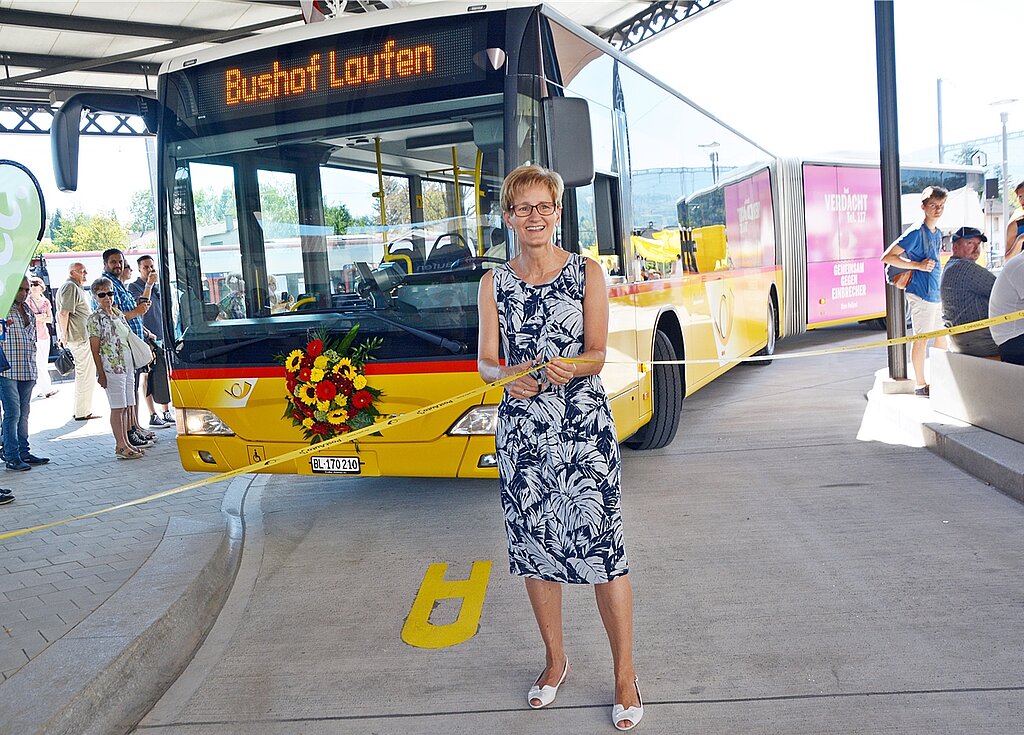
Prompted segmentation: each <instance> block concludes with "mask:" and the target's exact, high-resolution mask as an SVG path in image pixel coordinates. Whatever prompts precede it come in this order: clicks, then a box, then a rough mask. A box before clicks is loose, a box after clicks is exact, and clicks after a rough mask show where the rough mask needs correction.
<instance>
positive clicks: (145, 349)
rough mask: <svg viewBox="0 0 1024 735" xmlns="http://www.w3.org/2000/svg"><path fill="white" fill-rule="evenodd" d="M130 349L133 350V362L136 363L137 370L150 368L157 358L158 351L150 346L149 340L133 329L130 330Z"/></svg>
mask: <svg viewBox="0 0 1024 735" xmlns="http://www.w3.org/2000/svg"><path fill="white" fill-rule="evenodd" d="M128 349H129V350H131V353H132V362H134V363H135V369H136V370H141V369H143V368H148V367H149V366H150V365H151V364H153V361H154V360H155V359H156V353H154V352H153V348H152V347H150V346H149V342H147V341H146V340H144V339H142V337H140V336H139V335H137V334H135V332H133V331H131V330H129V331H128Z"/></svg>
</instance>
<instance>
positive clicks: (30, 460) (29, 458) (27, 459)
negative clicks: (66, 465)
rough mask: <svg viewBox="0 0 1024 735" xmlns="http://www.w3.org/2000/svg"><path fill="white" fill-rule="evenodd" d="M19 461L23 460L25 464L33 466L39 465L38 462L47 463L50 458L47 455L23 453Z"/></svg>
mask: <svg viewBox="0 0 1024 735" xmlns="http://www.w3.org/2000/svg"><path fill="white" fill-rule="evenodd" d="M21 461H22V462H24V463H25V464H28V465H33V466H35V465H40V464H49V462H50V458H49V457H37V456H36V455H34V454H25V455H23V456H22V458H21Z"/></svg>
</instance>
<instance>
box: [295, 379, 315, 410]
mask: <svg viewBox="0 0 1024 735" xmlns="http://www.w3.org/2000/svg"><path fill="white" fill-rule="evenodd" d="M299 400H300V401H302V402H303V403H305V404H306V405H307V406H312V405H313V404H315V403H316V386H315V385H310V384H309V383H306V384H304V385H300V386H299Z"/></svg>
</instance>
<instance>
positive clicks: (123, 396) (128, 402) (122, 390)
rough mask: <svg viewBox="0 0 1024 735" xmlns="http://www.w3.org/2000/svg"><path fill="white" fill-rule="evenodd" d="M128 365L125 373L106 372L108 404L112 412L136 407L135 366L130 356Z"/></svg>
mask: <svg viewBox="0 0 1024 735" xmlns="http://www.w3.org/2000/svg"><path fill="white" fill-rule="evenodd" d="M127 363H128V364H127V365H125V371H124V372H123V373H108V372H106V371H104V375H106V376H107V402H108V403H110V408H111V410H114V409H118V408H128V407H129V406H134V405H135V365H134V363H132V358H131V356H130V355H129V356H128V357H127Z"/></svg>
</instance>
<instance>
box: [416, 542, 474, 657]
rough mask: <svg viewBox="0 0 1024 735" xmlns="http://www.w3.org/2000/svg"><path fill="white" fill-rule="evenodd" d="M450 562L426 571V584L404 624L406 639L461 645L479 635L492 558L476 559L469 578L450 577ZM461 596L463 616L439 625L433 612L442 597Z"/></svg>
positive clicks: (423, 645) (425, 644)
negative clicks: (434, 618) (431, 614)
mask: <svg viewBox="0 0 1024 735" xmlns="http://www.w3.org/2000/svg"><path fill="white" fill-rule="evenodd" d="M447 569H448V565H447V564H431V565H430V566H429V567H428V568H427V573H426V574H425V575H423V584H421V585H420V591H419V592H418V593H417V594H416V599H415V601H413V603H412V609H411V610H410V611H409V617H408V618H406V620H405V626H404V627H403V628H402V640H403V641H405V642H406V643H408V644H409V645H410V646H416V647H417V648H447V647H448V646H457V645H458V644H460V643H463V642H464V641H468V640H469V639H470V638H472V637H473V636H474V635H476V631H477V628H478V627H479V624H480V613H481V612H483V607H484V595H485V594H486V593H487V581H488V579H490V576H491V562H490V561H475V562H473V568H472V569H471V570H470V572H469V579H456V580H446V579H445V578H444V573H445V570H447ZM448 599H461V600H462V607H461V608H460V609H459V617H458V618H457V619H456V620H455V622H453V623H447V624H445V625H435V624H434V623H431V622H430V613H432V612H433V610H434V605H435V603H437V602H438V601H439V600H448Z"/></svg>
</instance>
